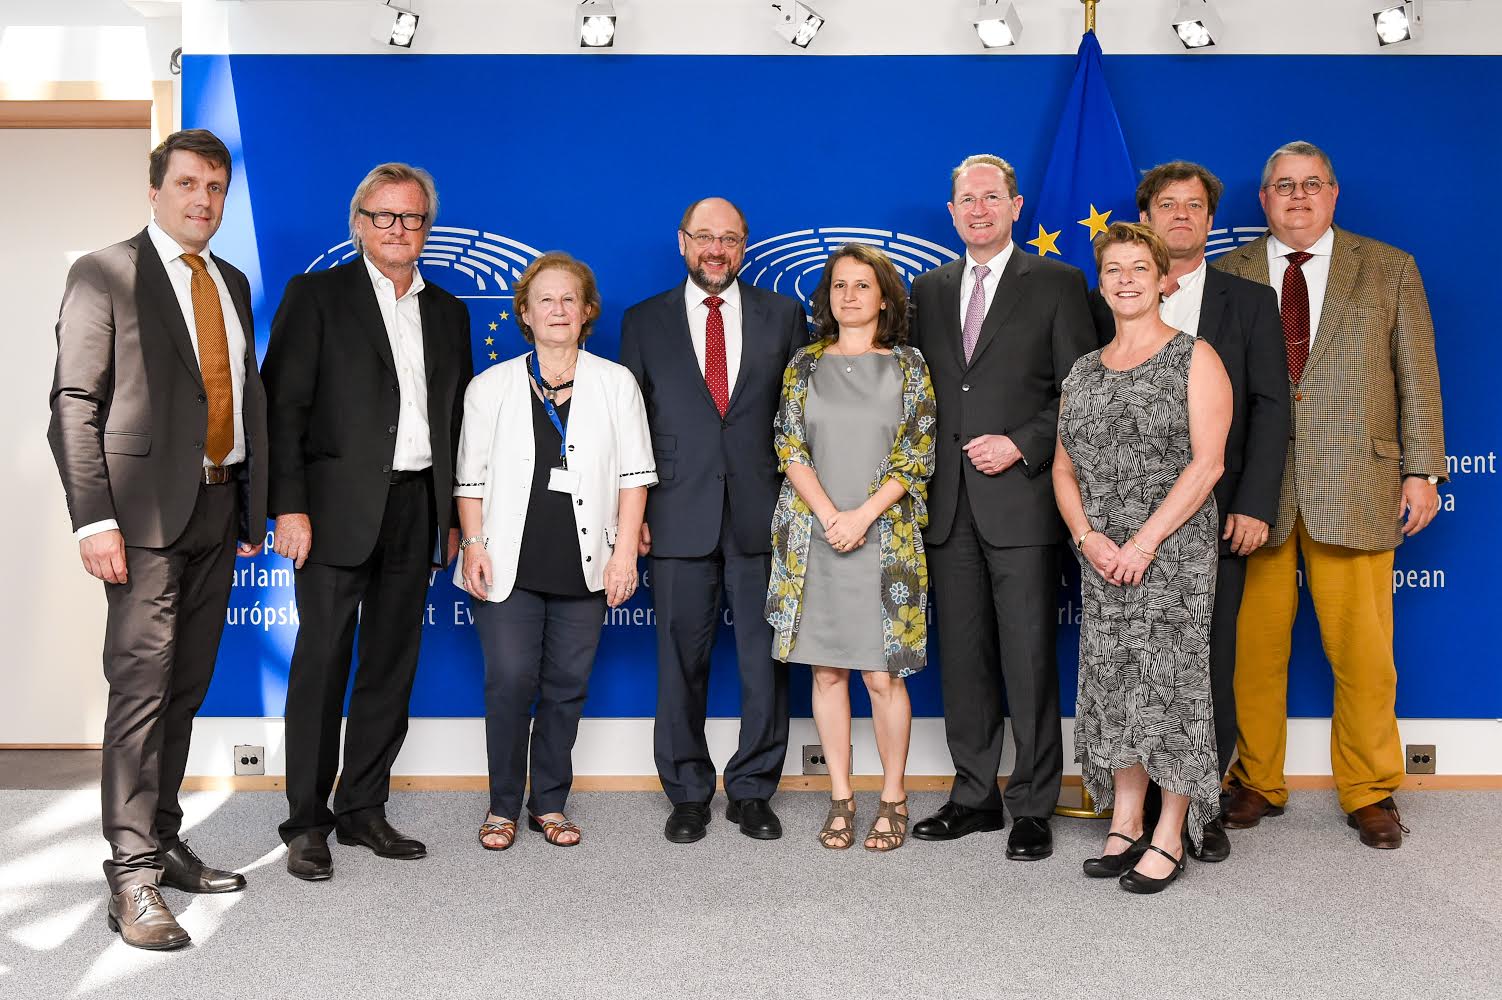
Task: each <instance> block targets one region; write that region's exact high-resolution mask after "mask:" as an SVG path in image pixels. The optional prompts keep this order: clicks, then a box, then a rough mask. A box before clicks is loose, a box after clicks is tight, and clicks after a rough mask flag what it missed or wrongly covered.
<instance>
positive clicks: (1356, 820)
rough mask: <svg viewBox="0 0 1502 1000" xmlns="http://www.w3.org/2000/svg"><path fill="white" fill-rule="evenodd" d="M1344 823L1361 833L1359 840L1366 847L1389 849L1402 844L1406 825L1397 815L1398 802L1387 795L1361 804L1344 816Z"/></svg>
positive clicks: (1406, 828) (1406, 829)
mask: <svg viewBox="0 0 1502 1000" xmlns="http://www.w3.org/2000/svg"><path fill="white" fill-rule="evenodd" d="M1346 825H1347V826H1349V827H1351V829H1353V830H1356V831H1358V832H1359V833H1360V834H1361V842H1362V843H1363V844H1365V845H1366V846H1367V847H1375V848H1377V849H1378V850H1383V851H1390V850H1393V849H1394V848H1398V847H1402V846H1403V834H1405V833H1407V832H1408V827H1406V826H1404V825H1403V817H1402V816H1400V815H1398V804H1397V803H1396V802H1394V801H1393V800H1392V796H1388V797H1387V798H1385V799H1383V800H1382V801H1381V802H1373V803H1372V804H1371V805H1369V806H1362V807H1361V808H1360V809H1357V810H1356V811H1355V812H1353V813H1350V814H1348V815H1347V816H1346Z"/></svg>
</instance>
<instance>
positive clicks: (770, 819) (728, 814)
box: [725, 799, 782, 840]
mask: <svg viewBox="0 0 1502 1000" xmlns="http://www.w3.org/2000/svg"><path fill="white" fill-rule="evenodd" d="M725 818H726V819H727V820H729V821H730V822H732V823H737V824H739V825H740V828H741V833H744V834H745V835H746V836H748V837H750V838H751V839H753V840H776V839H777V838H779V837H781V836H782V821H781V820H780V819H778V818H777V814H776V813H774V812H773V811H772V806H771V805H770V804H769V803H768V802H767V800H766V799H731V800H730V803H729V804H728V805H726V806H725Z"/></svg>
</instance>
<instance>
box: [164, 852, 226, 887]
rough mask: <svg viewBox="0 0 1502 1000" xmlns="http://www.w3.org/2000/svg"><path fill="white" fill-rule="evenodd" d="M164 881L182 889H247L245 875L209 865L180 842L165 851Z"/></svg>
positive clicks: (167, 884)
mask: <svg viewBox="0 0 1502 1000" xmlns="http://www.w3.org/2000/svg"><path fill="white" fill-rule="evenodd" d="M161 884H162V885H165V886H170V887H171V888H173V889H177V890H179V891H181V892H239V891H240V890H241V889H243V888H245V876H244V875H241V874H240V873H239V872H227V871H222V870H220V869H218V868H210V867H209V866H208V865H206V864H204V863H203V862H202V861H200V860H199V859H198V855H196V854H194V853H193V851H192V849H191V848H189V847H188V845H187V844H184V843H183V842H182V841H178V843H177V846H176V847H174V848H172V850H170V851H165V852H163V854H162V883H161Z"/></svg>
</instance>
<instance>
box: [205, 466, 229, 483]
mask: <svg viewBox="0 0 1502 1000" xmlns="http://www.w3.org/2000/svg"><path fill="white" fill-rule="evenodd" d="M227 482H229V469H228V468H227V467H226V466H223V465H205V466H204V467H203V484H204V485H205V486H222V485H224V484H225V483H227Z"/></svg>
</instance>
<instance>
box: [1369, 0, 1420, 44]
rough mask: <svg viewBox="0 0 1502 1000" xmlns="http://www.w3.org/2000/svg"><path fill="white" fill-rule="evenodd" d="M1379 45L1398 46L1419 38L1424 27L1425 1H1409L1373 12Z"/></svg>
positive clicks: (1373, 21)
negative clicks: (1399, 43) (1400, 43)
mask: <svg viewBox="0 0 1502 1000" xmlns="http://www.w3.org/2000/svg"><path fill="white" fill-rule="evenodd" d="M1372 23H1373V24H1375V25H1376V27H1377V44H1378V45H1396V44H1397V43H1398V42H1411V41H1413V40H1414V39H1416V38H1418V37H1419V34H1420V33H1421V32H1422V30H1423V27H1424V0H1407V2H1405V3H1395V4H1391V5H1389V6H1387V7H1383V8H1382V9H1381V10H1378V11H1373V12H1372Z"/></svg>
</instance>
